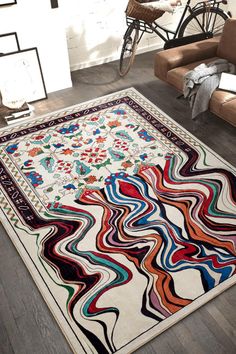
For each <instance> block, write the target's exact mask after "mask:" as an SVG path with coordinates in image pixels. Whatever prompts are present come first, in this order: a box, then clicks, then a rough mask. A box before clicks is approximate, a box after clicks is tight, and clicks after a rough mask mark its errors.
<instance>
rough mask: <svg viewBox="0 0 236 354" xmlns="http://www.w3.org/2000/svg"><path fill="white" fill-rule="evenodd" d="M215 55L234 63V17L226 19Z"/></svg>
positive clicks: (235, 53)
mask: <svg viewBox="0 0 236 354" xmlns="http://www.w3.org/2000/svg"><path fill="white" fill-rule="evenodd" d="M217 56H218V57H220V58H224V59H227V60H228V61H229V62H230V63H233V64H236V19H235V18H234V19H228V20H227V21H226V22H225V25H224V31H223V33H222V36H221V39H220V42H219V46H218V49H217Z"/></svg>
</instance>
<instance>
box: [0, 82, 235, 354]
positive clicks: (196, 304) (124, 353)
mask: <svg viewBox="0 0 236 354" xmlns="http://www.w3.org/2000/svg"><path fill="white" fill-rule="evenodd" d="M132 92H133V93H135V94H137V95H138V96H141V98H142V99H143V100H144V101H146V102H148V103H149V104H150V105H151V106H152V107H153V108H154V109H155V110H157V111H158V112H160V114H162V115H163V116H164V118H165V117H166V118H167V119H169V120H170V121H171V122H172V123H173V124H174V125H176V126H177V127H179V128H180V129H181V130H182V131H184V132H185V133H186V134H187V135H188V136H189V137H192V138H193V139H194V140H195V141H197V142H199V143H200V144H201V145H202V146H203V147H205V148H206V149H207V150H208V151H209V152H210V153H212V154H213V155H214V156H216V157H217V158H218V159H219V160H221V161H222V162H223V163H224V164H226V165H228V166H229V167H231V168H232V169H233V170H235V167H234V166H233V165H232V164H231V163H229V162H228V161H227V160H225V158H223V157H222V156H220V155H219V154H218V153H217V152H215V151H214V150H212V149H211V148H210V147H209V146H207V145H206V144H205V143H203V142H202V141H201V140H200V139H199V138H198V137H196V136H194V135H193V134H192V133H190V132H189V131H188V130H186V129H185V128H184V127H183V126H181V125H180V124H179V123H178V122H176V121H175V120H174V119H173V118H171V117H170V116H169V115H168V114H166V113H165V112H164V111H162V110H161V109H160V108H159V107H158V106H157V105H156V104H154V103H152V102H151V101H150V100H149V99H148V98H146V97H145V96H144V95H143V94H142V93H140V92H139V91H138V90H137V89H135V88H134V87H129V88H126V89H123V90H120V91H116V92H113V93H110V94H106V95H103V96H99V97H96V98H93V99H90V100H88V101H84V102H81V103H78V104H75V105H72V106H68V107H65V108H61V109H59V110H56V111H53V112H51V113H46V114H42V115H39V116H37V117H33V118H32V120H30V121H24V122H22V124H20V123H15V124H12V125H11V126H5V127H1V128H0V133H1V132H2V131H6V130H8V129H18V128H19V127H25V125H27V126H29V125H30V126H31V125H34V124H36V123H37V120H39V119H46V118H47V119H48V120H50V118H52V119H53V116H54V115H56V114H60V113H63V112H65V111H68V110H71V109H76V108H77V107H78V109H79V108H80V107H81V106H83V105H87V104H90V103H92V102H93V103H94V102H96V101H98V100H102V99H104V98H106V99H108V98H109V97H114V96H116V95H121V94H122V93H125V94H126V95H128V94H129V93H132ZM132 98H133V97H132ZM133 99H134V98H133ZM141 105H142V104H141ZM144 108H145V110H147V111H148V109H147V108H146V107H144ZM150 113H151V114H153V112H150ZM164 124H165V123H164ZM182 139H183V138H182ZM1 210H2V208H1ZM0 222H1V224H2V225H3V228H4V230H5V232H6V235H7V236H8V237H9V238H10V239H11V241H12V243H13V245H14V246H15V249H16V252H17V253H18V254H19V256H20V258H21V259H22V261H23V262H24V264H25V266H26V268H27V270H28V271H29V274H30V275H31V277H32V280H33V281H34V283H35V284H36V286H37V288H38V289H39V293H40V294H41V295H42V298H43V299H44V301H45V303H46V304H47V306H48V308H49V310H50V312H51V313H52V315H53V317H54V319H55V322H56V323H57V325H58V326H59V328H60V330H61V332H62V334H63V335H64V337H65V338H66V340H67V342H68V344H69V346H70V347H71V350H72V351H73V352H74V353H77V352H78V353H79V351H78V350H83V352H86V351H85V349H84V348H83V346H82V345H80V344H79V340H78V338H76V342H75V340H73V339H74V337H73V338H69V337H68V335H67V330H65V317H63V316H62V314H61V313H60V311H59V309H58V306H57V305H56V306H55V303H54V301H55V300H54V297H53V296H52V294H51V293H50V291H49V289H48V288H47V287H46V285H45V284H44V282H43V281H42V279H41V278H40V275H39V274H38V271H36V272H35V270H37V269H36V267H35V264H34V263H33V267H32V261H31V259H30V257H29V255H28V254H27V253H26V251H25V250H24V248H23V247H22V245H21V244H20V242H19V241H18V239H15V238H14V232H15V231H14V229H13V228H12V227H11V225H10V224H9V222H8V221H7V218H6V216H5V214H4V212H3V215H0ZM32 268H33V269H32ZM235 283H236V275H234V276H231V277H230V278H228V279H227V280H225V281H224V282H223V283H221V284H219V285H217V286H216V287H215V288H213V289H211V290H210V291H209V292H208V293H205V294H203V295H202V296H200V297H199V298H197V299H196V300H194V301H193V302H192V303H191V304H189V305H187V306H186V307H184V308H182V309H181V310H179V311H178V312H177V313H175V314H174V315H172V316H171V317H169V318H167V319H165V320H164V321H163V322H161V323H159V324H157V325H155V326H154V327H153V328H152V329H150V330H148V332H147V333H143V334H141V335H140V336H139V337H137V338H134V339H133V341H132V342H130V343H129V344H127V345H125V346H124V347H123V348H121V349H119V350H118V351H117V352H116V354H128V353H132V352H133V351H134V350H136V349H138V348H140V347H142V346H143V345H145V344H146V343H148V342H149V341H151V340H152V339H153V338H155V337H157V336H158V335H160V334H161V333H162V332H164V331H165V330H167V329H169V328H170V327H172V326H173V325H174V324H176V323H177V322H179V321H181V320H182V319H184V318H185V317H187V316H188V315H190V314H191V313H193V312H194V311H196V310H197V309H199V308H200V307H201V306H203V305H205V304H207V303H208V302H209V301H210V300H212V299H214V298H215V297H216V296H218V295H220V294H222V293H223V292H224V291H225V290H227V289H229V288H230V287H232V286H233V285H234V284H235ZM55 307H56V308H55ZM157 326H158V330H157V329H156V327H157ZM63 327H64V328H63ZM66 327H67V324H66ZM68 327H69V331H70V333H71V334H72V333H73V332H72V328H71V327H70V326H68Z"/></svg>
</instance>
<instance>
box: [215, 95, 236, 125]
mask: <svg viewBox="0 0 236 354" xmlns="http://www.w3.org/2000/svg"><path fill="white" fill-rule="evenodd" d="M209 109H210V111H211V112H213V113H215V114H216V115H217V116H219V117H221V118H223V119H225V120H227V121H228V122H229V123H231V124H232V125H234V126H236V94H235V93H232V92H226V91H223V90H216V91H215V92H214V93H213V95H212V97H211V100H210V106H209Z"/></svg>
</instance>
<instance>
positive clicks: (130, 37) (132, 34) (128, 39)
mask: <svg viewBox="0 0 236 354" xmlns="http://www.w3.org/2000/svg"><path fill="white" fill-rule="evenodd" d="M138 35H139V30H138V29H137V28H134V26H132V25H131V26H129V27H128V29H127V31H126V33H125V35H124V43H123V46H122V50H121V55H120V67H119V73H120V76H125V75H126V74H127V73H128V71H129V69H130V67H131V66H132V64H133V62H134V57H135V52H136V49H137V44H138V43H137V42H138Z"/></svg>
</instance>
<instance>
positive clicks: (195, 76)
mask: <svg viewBox="0 0 236 354" xmlns="http://www.w3.org/2000/svg"><path fill="white" fill-rule="evenodd" d="M222 72H228V73H231V74H234V73H236V67H235V65H234V64H231V63H229V62H228V61H227V60H225V59H217V60H215V61H214V62H211V63H208V64H205V63H203V64H200V65H198V66H197V67H196V68H194V69H193V70H191V71H189V72H187V74H185V76H184V88H183V94H184V97H185V98H188V99H189V101H190V107H191V108H192V118H196V117H197V116H198V115H199V114H200V113H203V112H205V111H207V110H208V106H209V101H210V99H211V96H212V94H213V92H214V91H215V90H216V89H217V87H218V86H219V83H220V76H221V73H222Z"/></svg>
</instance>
